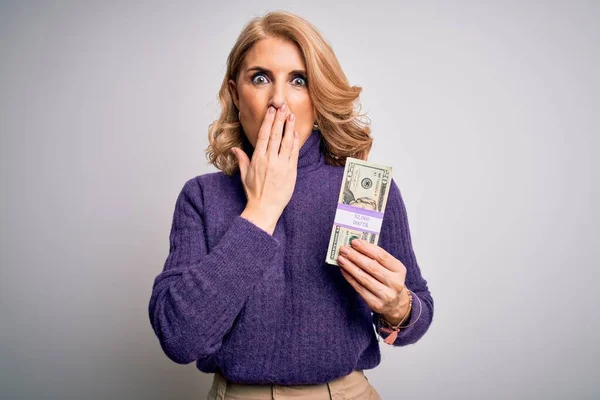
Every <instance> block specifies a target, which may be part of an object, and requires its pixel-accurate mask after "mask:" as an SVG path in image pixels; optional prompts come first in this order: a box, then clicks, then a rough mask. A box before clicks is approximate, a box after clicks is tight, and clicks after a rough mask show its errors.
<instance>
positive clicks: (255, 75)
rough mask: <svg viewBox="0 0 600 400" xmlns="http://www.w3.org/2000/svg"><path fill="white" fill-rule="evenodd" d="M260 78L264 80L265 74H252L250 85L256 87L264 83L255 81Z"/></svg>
mask: <svg viewBox="0 0 600 400" xmlns="http://www.w3.org/2000/svg"><path fill="white" fill-rule="evenodd" d="M260 77H262V78H263V79H266V77H265V74H263V73H262V72H258V73H256V74H254V76H253V77H252V83H254V84H257V85H262V84H263V83H265V82H260V81H259V80H257V79H256V78H260Z"/></svg>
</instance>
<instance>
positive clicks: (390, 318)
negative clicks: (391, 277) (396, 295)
mask: <svg viewBox="0 0 600 400" xmlns="http://www.w3.org/2000/svg"><path fill="white" fill-rule="evenodd" d="M401 296H402V297H403V299H402V300H401V301H400V304H401V306H400V307H399V308H397V309H396V310H395V311H394V312H391V313H387V314H382V317H383V318H384V319H385V320H386V321H387V322H388V323H389V324H390V325H393V326H397V325H398V324H400V323H403V324H405V323H407V322H408V320H409V319H410V312H411V310H412V304H411V303H412V302H411V301H410V297H409V295H408V290H406V287H405V288H404V290H403V291H402V294H401Z"/></svg>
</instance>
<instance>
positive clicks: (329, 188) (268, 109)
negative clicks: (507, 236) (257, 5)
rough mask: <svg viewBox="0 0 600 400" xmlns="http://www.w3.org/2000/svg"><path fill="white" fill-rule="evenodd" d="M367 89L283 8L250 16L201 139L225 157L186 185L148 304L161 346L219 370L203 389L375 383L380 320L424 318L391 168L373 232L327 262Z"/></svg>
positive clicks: (366, 388)
mask: <svg viewBox="0 0 600 400" xmlns="http://www.w3.org/2000/svg"><path fill="white" fill-rule="evenodd" d="M360 91H361V88H360V87H357V86H349V84H348V80H347V78H346V77H345V75H344V73H343V72H342V69H341V67H340V65H339V63H338V61H337V59H336V57H335V55H334V53H333V51H332V49H331V47H330V46H329V45H328V44H327V43H326V42H325V40H324V39H323V38H322V37H321V35H320V34H319V33H318V32H317V30H316V29H315V28H314V27H313V26H312V25H311V24H309V23H308V22H307V21H305V20H304V19H302V18H300V17H298V16H296V15H293V14H290V13H287V12H272V13H269V14H267V15H265V16H264V17H262V18H255V19H254V20H253V21H251V22H250V23H249V24H248V25H247V26H246V27H245V28H244V30H243V31H242V33H241V34H240V36H239V38H238V40H237V42H236V44H235V46H234V47H233V49H232V50H231V53H230V55H229V57H228V64H227V72H226V76H225V79H224V81H223V84H222V86H221V90H220V92H219V97H220V100H221V105H222V114H221V116H220V118H219V119H218V120H217V121H215V122H214V123H213V124H211V126H210V129H209V142H210V144H209V147H208V149H207V155H208V158H209V160H210V162H211V163H212V164H213V165H215V166H216V167H217V168H218V169H219V170H220V171H218V172H213V173H207V174H204V175H200V176H197V177H195V178H192V179H190V180H188V181H187V182H186V183H185V185H184V186H183V189H182V190H181V193H180V194H179V196H178V198H177V201H176V205H175V211H174V215H173V222H172V228H171V233H170V250H169V255H168V257H167V259H166V262H165V266H164V270H163V271H162V272H161V273H160V274H159V275H158V276H157V277H156V280H155V282H154V286H153V291H152V296H151V299H150V305H149V314H150V321H151V324H152V327H153V329H154V331H155V333H156V335H157V337H158V339H159V341H160V344H161V347H162V349H163V351H164V352H165V353H166V355H167V356H168V357H169V358H170V359H171V360H173V361H174V362H176V363H180V364H187V363H190V362H192V361H195V362H196V366H197V368H198V369H200V370H201V371H203V372H206V373H214V380H213V385H212V388H211V390H210V393H209V397H208V398H209V399H250V398H253V399H256V398H264V399H274V398H276V399H287V398H294V399H301V398H302V399H312V400H319V399H340V400H341V399H379V398H380V397H379V394H378V393H377V391H376V390H375V389H374V388H373V387H372V386H371V385H370V384H369V382H368V379H367V377H366V376H365V374H364V370H365V369H371V368H375V367H376V366H377V365H378V364H379V363H380V361H381V353H380V348H379V337H378V335H380V336H382V337H383V338H384V339H386V340H387V342H386V343H389V344H391V345H394V346H397V347H399V346H405V345H408V344H411V343H415V342H416V341H417V340H419V339H420V338H421V337H422V336H423V335H424V334H425V332H426V331H427V330H428V328H429V326H430V324H431V321H432V318H433V300H432V297H431V294H430V292H429V289H428V287H427V281H426V280H424V279H423V277H422V276H421V271H420V268H419V266H418V264H417V261H416V257H415V254H414V252H413V250H412V244H411V239H410V232H409V226H408V220H407V215H406V210H405V206H404V203H403V200H402V197H401V195H400V190H399V188H398V186H397V185H396V183H395V181H393V180H392V181H391V182H392V183H391V186H390V191H389V196H388V202H387V205H386V209H385V216H384V219H383V223H382V227H381V233H380V237H379V242H378V243H379V245H374V244H372V243H368V242H365V241H359V240H353V242H352V244H351V246H347V247H345V248H344V249H343V251H341V253H343V255H340V258H339V259H338V263H339V264H340V266H339V267H336V266H333V265H330V264H327V263H325V262H324V260H325V255H326V252H327V247H328V244H329V237H330V234H331V230H332V227H333V221H334V217H335V211H336V206H337V202H338V195H339V190H340V187H341V182H342V178H343V172H344V163H345V159H346V157H349V156H352V157H355V158H360V159H365V160H366V159H367V156H368V153H369V150H370V148H371V144H372V138H371V137H370V128H369V127H368V126H367V125H366V124H364V123H362V122H361V121H359V119H358V117H359V115H358V114H357V112H356V110H355V107H354V106H355V103H356V101H357V99H358V96H359V94H360ZM398 325H399V327H398ZM404 327H406V328H404Z"/></svg>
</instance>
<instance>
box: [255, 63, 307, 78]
mask: <svg viewBox="0 0 600 400" xmlns="http://www.w3.org/2000/svg"><path fill="white" fill-rule="evenodd" d="M250 71H261V72H265V73H267V74H268V75H271V76H273V72H271V71H270V70H268V69H267V68H264V67H261V66H258V65H255V66H253V67H250V68H247V69H246V72H250ZM296 74H301V75H306V71H304V70H303V69H295V70H293V71H290V75H296Z"/></svg>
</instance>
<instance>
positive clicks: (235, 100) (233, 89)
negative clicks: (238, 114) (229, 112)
mask: <svg viewBox="0 0 600 400" xmlns="http://www.w3.org/2000/svg"><path fill="white" fill-rule="evenodd" d="M227 87H228V88H229V93H230V94H231V98H232V99H233V103H234V104H235V107H236V108H237V109H238V110H239V109H240V105H239V98H238V92H237V85H236V83H235V81H234V80H233V79H230V80H229V81H228V82H227Z"/></svg>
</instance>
